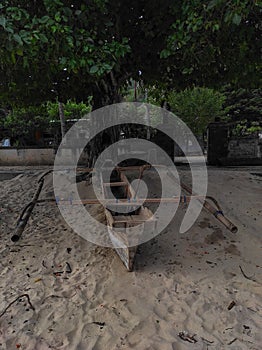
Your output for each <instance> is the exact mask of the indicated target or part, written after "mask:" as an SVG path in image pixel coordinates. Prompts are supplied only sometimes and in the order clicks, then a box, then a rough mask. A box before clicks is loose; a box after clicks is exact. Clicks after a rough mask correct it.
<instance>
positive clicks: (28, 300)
mask: <svg viewBox="0 0 262 350" xmlns="http://www.w3.org/2000/svg"><path fill="white" fill-rule="evenodd" d="M23 297H26V298H27V302H28V304H29V305H30V307H31V309H32V310H34V311H35V308H34V306H33V305H32V303H31V301H30V297H29V295H28V294H22V295H19V296H18V297H17V298H16V299H15V300H13V301H12V302H11V303H10V304H9V305H8V306H7V307H6V308H5V309H4V311H3V312H2V313H1V314H0V317H2V316H3V315H4V314H5V313H6V311H7V310H8V309H9V308H10V306H12V305H13V304H14V303H15V302H16V301H17V300H19V299H21V298H23Z"/></svg>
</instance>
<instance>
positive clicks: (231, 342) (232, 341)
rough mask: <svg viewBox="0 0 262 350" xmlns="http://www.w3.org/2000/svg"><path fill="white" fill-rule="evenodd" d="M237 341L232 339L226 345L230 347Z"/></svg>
mask: <svg viewBox="0 0 262 350" xmlns="http://www.w3.org/2000/svg"><path fill="white" fill-rule="evenodd" d="M236 340H237V338H234V339H233V340H231V341H230V342H229V343H227V345H231V344H233V343H234V342H235V341H236Z"/></svg>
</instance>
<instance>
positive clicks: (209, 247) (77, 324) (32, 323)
mask: <svg viewBox="0 0 262 350" xmlns="http://www.w3.org/2000/svg"><path fill="white" fill-rule="evenodd" d="M16 170H20V169H16ZM178 171H179V173H180V175H181V176H183V178H184V179H185V181H189V179H190V171H189V169H187V167H186V166H182V167H181V169H178ZM43 172H44V169H31V170H28V171H27V172H24V173H23V174H20V175H18V176H17V177H15V178H13V179H10V180H4V181H0V254H1V255H0V314H1V317H0V350H13V349H21V350H47V349H54V350H55V349H56V350H58V349H59V350H74V349H77V350H91V349H94V350H115V349H137V350H147V349H148V350H189V349H190V350H191V349H192V350H202V349H203V350H206V349H209V350H228V349H232V350H242V349H243V350H245V349H246V350H251V349H252V350H260V349H261V348H262V205H261V195H262V191H261V189H262V186H261V185H262V177H261V176H259V175H257V174H259V173H260V174H262V171H261V168H259V167H252V168H251V167H250V168H248V167H246V168H244V167H243V168H238V169H237V168H228V169H225V168H212V167H210V168H209V169H208V175H209V187H208V194H209V195H211V196H214V197H215V198H216V199H217V200H218V201H219V203H220V204H221V206H222V208H223V210H224V212H225V214H226V215H227V216H228V217H229V218H230V219H231V220H232V221H233V222H234V223H235V224H236V225H237V226H238V233H236V234H233V233H231V232H229V231H228V230H226V228H225V227H223V226H222V225H221V224H220V223H219V222H218V221H217V220H216V219H215V218H214V217H213V216H211V215H210V214H209V213H208V212H206V211H205V210H204V209H203V210H202V212H201V215H200V216H199V218H198V220H197V222H196V223H195V224H194V226H193V227H192V228H191V229H190V230H189V231H188V232H186V233H184V234H181V233H179V230H178V227H179V222H181V219H182V217H183V215H184V213H185V208H184V207H183V206H182V207H181V208H180V209H179V210H178V212H177V214H176V216H175V218H174V219H173V220H172V222H171V223H170V224H169V225H168V227H167V228H166V229H165V230H164V231H163V232H162V233H161V234H160V235H158V236H157V237H156V238H154V239H153V240H151V241H148V242H146V243H144V244H142V245H141V246H140V247H139V250H138V253H137V256H136V262H135V269H134V271H133V272H127V271H126V269H125V267H124V265H123V264H122V262H121V261H120V259H119V257H118V256H117V255H116V254H115V252H114V251H113V250H112V249H110V248H103V247H99V246H96V245H94V244H92V243H90V242H88V241H86V240H84V239H83V238H81V237H80V236H78V235H77V234H76V233H74V232H73V231H72V229H70V228H69V227H68V226H67V224H66V223H65V222H64V221H63V219H62V217H61V215H60V212H59V210H58V208H57V207H56V206H55V205H43V204H40V205H37V206H36V207H35V209H34V211H33V214H32V216H31V218H30V220H29V222H28V225H27V227H26V230H25V231H24V234H23V237H22V239H21V240H20V241H19V242H17V243H15V244H14V243H12V242H11V241H10V235H11V233H12V232H14V228H15V225H16V220H17V218H18V217H19V215H20V213H21V211H22V209H23V207H24V206H25V205H26V204H27V203H28V202H29V201H30V199H31V198H32V196H33V194H34V192H35V190H36V188H37V180H38V178H39V176H40V175H41V174H42V173H43ZM41 196H42V198H46V197H50V196H52V175H50V176H49V177H48V178H47V181H46V184H45V186H44V188H43V193H42V194H41ZM21 295H25V296H23V297H20V298H19V296H21ZM17 298H18V299H17ZM16 299H17V300H16ZM14 300H16V301H15V302H14V303H13V304H12V305H10V307H8V306H9V304H10V303H12V302H13V301H14ZM29 301H30V303H31V305H30V303H29ZM7 307H8V308H7ZM6 308H7V309H6Z"/></svg>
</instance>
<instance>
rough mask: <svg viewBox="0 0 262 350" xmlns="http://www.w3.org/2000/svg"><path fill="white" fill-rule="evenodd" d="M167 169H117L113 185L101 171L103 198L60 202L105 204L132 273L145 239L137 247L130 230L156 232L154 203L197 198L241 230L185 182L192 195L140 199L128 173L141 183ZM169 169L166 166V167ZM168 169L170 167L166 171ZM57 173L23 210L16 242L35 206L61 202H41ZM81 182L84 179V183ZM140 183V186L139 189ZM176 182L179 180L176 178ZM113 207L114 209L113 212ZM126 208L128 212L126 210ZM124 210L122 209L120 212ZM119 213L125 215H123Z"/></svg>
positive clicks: (85, 171) (87, 171) (82, 174)
mask: <svg viewBox="0 0 262 350" xmlns="http://www.w3.org/2000/svg"><path fill="white" fill-rule="evenodd" d="M152 167H153V168H156V167H163V166H161V165H143V166H127V167H115V168H114V171H113V173H114V176H113V177H112V176H111V177H109V178H110V182H105V179H104V178H105V177H104V175H105V173H106V172H107V169H106V168H105V169H104V170H103V171H100V184H101V193H102V198H101V199H99V200H98V199H90V198H87V199H82V200H80V201H79V200H70V202H69V201H68V199H61V198H60V199H59V202H62V203H63V204H65V205H67V204H68V205H79V204H81V205H83V204H84V205H85V204H88V205H92V204H96V205H97V204H102V205H103V206H104V211H105V217H106V221H107V229H108V234H109V237H110V240H111V242H112V245H113V247H114V249H115V251H116V253H117V254H118V256H119V257H120V259H121V260H122V262H123V263H124V265H125V267H126V268H127V270H128V271H132V270H133V266H134V261H135V255H136V251H137V248H138V246H139V244H141V240H140V239H139V236H138V237H137V240H136V244H135V245H134V240H132V244H130V242H129V239H128V230H130V228H132V227H135V226H137V225H140V227H142V232H141V234H143V230H144V231H146V232H149V231H151V232H152V233H153V232H154V231H155V229H156V224H157V219H156V218H155V217H154V214H153V213H152V211H151V210H150V209H149V208H147V207H145V206H144V205H145V204H150V203H160V202H161V203H179V204H184V203H189V202H190V200H191V199H197V200H198V201H200V202H201V204H202V205H203V207H204V208H205V209H206V210H207V211H209V212H210V213H211V214H212V215H213V216H214V217H215V218H216V219H217V220H218V221H220V223H222V224H223V225H224V226H225V227H226V228H227V229H228V230H230V231H231V232H233V233H236V232H237V230H238V229H237V227H236V226H235V225H234V224H233V223H232V222H231V221H230V220H229V219H228V218H226V217H225V215H224V213H223V211H222V209H221V207H220V206H219V204H218V202H217V201H216V200H215V199H214V198H213V197H210V196H199V195H195V194H194V193H193V192H192V189H191V188H190V187H189V186H187V185H186V184H184V183H180V186H181V187H182V189H183V190H184V191H185V192H187V193H188V194H189V195H187V196H186V195H183V196H177V197H172V198H138V197H137V192H138V187H137V188H136V189H134V188H133V187H132V186H131V184H130V183H129V181H128V178H127V176H126V174H125V172H126V171H128V170H129V171H130V170H131V171H139V177H138V180H139V181H140V180H141V178H142V176H143V173H144V171H145V170H147V169H150V168H152ZM165 168H166V167H165ZM166 169H167V170H168V168H166ZM52 171H53V170H49V171H48V172H46V173H44V174H43V175H42V176H41V177H40V179H39V180H38V183H39V185H38V188H37V190H36V192H35V195H34V197H33V199H32V201H31V202H30V203H29V204H27V205H26V207H25V208H24V209H23V211H22V213H21V215H20V217H19V219H18V221H17V225H16V229H15V232H14V234H13V235H12V236H11V240H12V241H13V242H17V241H18V240H19V239H20V238H21V236H22V233H23V231H24V229H25V227H26V224H27V222H28V219H29V218H30V216H31V214H32V211H33V209H34V206H35V205H36V204H40V203H45V202H49V203H53V204H56V203H57V199H54V198H47V199H39V195H40V193H41V190H42V188H43V185H44V179H45V176H46V175H48V174H50V173H51V172H52ZM94 171H95V169H91V168H78V169H77V173H78V177H79V178H80V179H86V178H87V177H90V176H91V174H92V173H93V172H94ZM80 181H81V180H80ZM139 181H138V186H139ZM174 181H176V179H174ZM109 188H110V189H111V190H112V189H117V192H118V194H117V199H116V198H115V197H112V193H114V191H108V189H109ZM109 208H110V209H109ZM123 208H125V210H123ZM119 209H120V210H119ZM119 211H120V212H121V215H119Z"/></svg>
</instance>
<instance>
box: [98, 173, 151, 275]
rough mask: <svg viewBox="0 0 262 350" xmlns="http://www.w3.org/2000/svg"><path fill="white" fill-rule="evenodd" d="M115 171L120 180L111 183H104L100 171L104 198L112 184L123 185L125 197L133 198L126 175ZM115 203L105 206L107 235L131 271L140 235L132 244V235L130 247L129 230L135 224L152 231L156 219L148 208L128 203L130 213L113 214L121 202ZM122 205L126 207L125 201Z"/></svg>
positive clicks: (132, 191)
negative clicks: (107, 207) (108, 207)
mask: <svg viewBox="0 0 262 350" xmlns="http://www.w3.org/2000/svg"><path fill="white" fill-rule="evenodd" d="M117 171H118V175H119V178H120V181H116V182H113V183H104V182H103V174H102V173H101V187H102V195H103V197H104V199H108V198H107V197H108V193H107V191H106V188H107V187H113V186H114V184H115V186H119V187H120V186H123V187H125V188H126V193H125V194H126V197H127V198H128V199H130V200H132V199H134V198H135V197H136V193H135V191H134V189H133V188H132V186H131V185H130V183H129V181H128V179H127V177H126V175H125V174H124V173H123V172H122V171H121V170H120V169H119V168H118V169H117ZM115 204H116V205H115V208H114V204H112V205H110V210H108V209H106V208H105V215H106V219H107V227H108V233H109V237H110V239H111V242H112V244H113V247H114V249H115V251H116V253H117V254H118V256H119V258H120V259H121V261H122V262H123V263H124V265H125V267H126V268H127V270H128V271H132V269H133V265H134V260H135V255H136V251H137V247H138V245H139V244H140V242H141V237H140V236H139V235H137V242H136V244H135V245H134V239H136V238H135V237H134V236H132V241H133V242H132V246H131V247H130V241H129V240H128V233H129V230H130V229H131V228H133V227H135V226H137V225H140V228H141V233H143V232H148V230H150V231H152V233H153V232H154V231H155V228H156V222H157V220H156V219H155V218H154V216H153V214H152V212H151V211H150V210H149V209H148V208H145V207H143V206H142V205H141V206H140V207H138V206H137V205H132V204H130V207H128V209H129V210H128V211H127V213H130V214H127V215H114V213H115V212H117V211H118V210H117V209H118V208H119V206H120V207H121V204H119V203H115ZM124 206H125V208H126V203H125V205H124ZM114 209H115V211H114ZM126 209H127V208H126ZM131 213H132V214H131Z"/></svg>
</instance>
